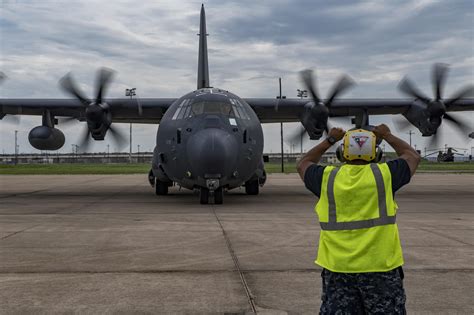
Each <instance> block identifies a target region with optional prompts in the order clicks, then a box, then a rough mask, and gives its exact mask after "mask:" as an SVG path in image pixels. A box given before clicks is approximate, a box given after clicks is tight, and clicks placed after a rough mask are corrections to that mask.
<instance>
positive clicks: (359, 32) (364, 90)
mask: <svg viewBox="0 0 474 315" xmlns="http://www.w3.org/2000/svg"><path fill="white" fill-rule="evenodd" d="M204 5H205V7H206V15H207V28H208V33H209V34H210V36H209V37H208V45H209V64H210V77H211V84H212V85H213V86H215V87H220V88H224V89H227V90H230V91H232V92H234V93H236V94H238V95H239V96H241V97H271V98H273V97H275V95H276V94H277V93H278V77H282V80H283V94H284V95H287V97H296V89H298V88H302V84H301V82H300V81H299V78H298V72H299V71H300V70H302V69H305V68H313V69H316V71H317V75H318V84H319V89H320V92H321V94H322V95H325V94H326V93H327V91H328V90H329V88H330V87H331V85H332V83H333V82H334V81H335V80H336V78H337V77H338V76H339V75H340V74H342V73H347V74H349V75H350V76H351V77H352V78H353V79H354V80H355V81H356V82H357V83H358V85H357V86H356V88H354V89H353V90H351V91H350V92H349V93H347V94H346V95H344V97H360V98H376V97H377V98H381V97H387V98H397V97H403V96H402V95H401V94H400V93H399V92H398V91H397V88H396V86H397V84H398V82H399V81H400V79H401V78H402V77H403V76H404V75H409V77H410V78H411V79H413V80H414V81H415V82H416V83H417V85H418V87H419V88H420V89H421V90H423V91H424V92H425V93H426V94H428V95H430V96H431V95H432V89H431V84H430V70H431V66H432V64H433V63H435V62H445V63H448V64H450V65H451V70H450V73H449V78H448V80H447V86H446V88H445V95H446V97H448V96H449V95H450V94H452V93H453V92H455V91H456V90H457V89H459V88H461V87H462V86H464V85H466V84H468V83H469V84H472V83H473V82H474V22H473V21H474V2H473V1H471V0H467V1H456V0H453V1H433V0H415V1H375V0H374V1H361V2H355V1H337V0H335V1H315V0H308V1H295V0H288V1H284V0H272V1H247V0H243V1H224V0H219V1H217V0H216V1H204ZM200 6H201V1H122V0H119V1H86V0H84V1H79V0H72V1H71V0H42V1H33V0H29V1H27V0H16V1H15V0H0V69H1V71H3V72H4V73H5V74H6V75H7V76H8V80H6V81H4V82H3V84H2V85H1V87H0V89H1V91H0V97H5V98H43V97H44V98H56V97H57V98H61V97H66V95H64V93H63V92H61V91H60V90H59V88H58V85H57V82H58V80H59V79H60V78H61V77H62V76H63V75H64V74H65V73H67V72H69V71H72V72H73V73H74V76H75V78H76V80H77V81H78V82H80V85H81V88H82V89H83V91H84V92H85V93H86V94H88V95H90V96H91V95H92V93H93V82H94V76H95V70H96V69H97V68H99V67H102V66H106V67H110V68H112V69H115V70H116V71H117V75H116V77H115V80H114V82H113V84H112V85H111V87H110V89H109V91H108V94H107V96H108V97H123V96H124V90H125V89H126V88H127V87H136V88H137V92H138V94H139V96H140V97H179V96H181V95H183V94H185V93H187V92H189V91H191V90H193V89H194V88H195V85H196V72H197V50H198V38H197V36H196V34H197V33H198V28H199V11H200ZM458 116H459V114H458ZM461 116H462V117H464V119H465V121H470V122H471V124H473V121H474V119H473V118H474V115H473V114H472V113H468V114H466V113H464V114H461ZM391 121H392V118H391V116H380V117H374V118H373V119H372V123H379V122H385V123H391ZM40 123H41V118H40V117H26V116H24V117H23V118H22V119H21V123H20V124H19V125H13V124H12V122H11V121H10V122H9V121H8V120H7V121H5V120H4V121H2V122H0V133H1V143H0V150H1V151H3V152H13V150H14V149H13V148H14V145H13V135H14V130H15V129H17V130H19V144H20V151H21V152H33V151H34V149H33V148H32V147H31V146H30V145H29V143H28V140H27V138H28V132H29V130H30V129H31V128H32V127H34V126H36V125H39V124H40ZM116 126H118V124H117V125H116ZM296 126H297V124H285V132H286V133H287V134H288V133H291V131H292V130H293V129H295V128H296ZM81 127H83V126H81V125H80V124H79V123H78V124H77V125H73V126H68V127H64V128H61V126H60V128H61V129H63V131H64V132H65V134H66V144H65V146H64V147H63V148H62V149H61V152H69V151H70V150H71V144H73V143H78V134H79V133H78V129H79V128H81ZM346 127H349V126H346ZM119 128H121V129H123V130H124V131H126V132H128V125H122V126H119ZM473 129H474V126H473ZM156 130H157V126H154V125H134V134H133V142H134V148H133V150H134V151H136V150H137V145H138V144H140V147H141V149H140V150H141V151H143V150H152V148H153V147H154V142H155V134H156ZM413 130H414V131H415V135H414V136H413V142H414V143H415V144H417V147H418V148H423V147H424V145H425V143H424V142H425V141H424V139H422V138H421V136H420V133H419V132H418V130H416V129H413ZM394 131H396V130H394ZM443 131H444V132H443V135H444V136H443V138H442V140H441V141H440V142H441V143H442V144H444V143H448V144H450V145H453V146H457V147H466V148H468V149H469V151H470V150H471V149H470V148H471V147H472V146H473V145H474V144H473V142H472V141H469V140H468V139H467V138H462V137H460V136H459V135H458V134H457V133H454V132H453V130H452V129H450V128H449V126H443ZM264 133H265V152H278V151H279V124H277V125H265V126H264ZM398 134H399V135H400V136H401V137H402V138H404V139H408V134H407V133H405V132H404V133H401V132H400V133H398ZM108 143H109V142H107V140H106V141H103V142H96V143H95V144H94V146H92V148H91V149H92V150H94V151H105V148H106V146H107V144H108ZM315 143H316V142H309V141H308V142H306V144H305V149H307V148H310V147H311V146H312V145H314V144H315ZM112 147H113V145H112V143H111V148H112ZM111 150H112V149H111ZM123 150H124V151H128V147H126V148H124V149H123ZM285 150H291V147H290V146H289V145H288V144H285Z"/></svg>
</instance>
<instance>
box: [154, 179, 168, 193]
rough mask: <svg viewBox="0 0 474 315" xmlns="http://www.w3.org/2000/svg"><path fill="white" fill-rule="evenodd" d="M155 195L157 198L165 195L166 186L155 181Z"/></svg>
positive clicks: (166, 191)
mask: <svg viewBox="0 0 474 315" xmlns="http://www.w3.org/2000/svg"><path fill="white" fill-rule="evenodd" d="M155 193H156V195H158V196H163V195H167V194H168V184H167V183H165V182H162V181H160V180H158V179H157V180H156V183H155Z"/></svg>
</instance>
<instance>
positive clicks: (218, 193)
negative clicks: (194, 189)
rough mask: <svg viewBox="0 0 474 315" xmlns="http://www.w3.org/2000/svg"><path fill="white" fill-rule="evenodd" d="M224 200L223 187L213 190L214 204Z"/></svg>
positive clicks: (219, 203)
mask: <svg viewBox="0 0 474 315" xmlns="http://www.w3.org/2000/svg"><path fill="white" fill-rule="evenodd" d="M223 202H224V189H222V187H219V188H217V189H216V190H214V203H215V204H216V205H221V204H222V203H223Z"/></svg>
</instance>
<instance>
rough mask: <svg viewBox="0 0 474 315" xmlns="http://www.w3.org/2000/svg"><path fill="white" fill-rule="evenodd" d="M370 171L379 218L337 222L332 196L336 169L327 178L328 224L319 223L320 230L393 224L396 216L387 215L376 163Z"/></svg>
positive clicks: (364, 227)
mask: <svg viewBox="0 0 474 315" xmlns="http://www.w3.org/2000/svg"><path fill="white" fill-rule="evenodd" d="M370 169H371V170H372V173H373V174H374V177H375V184H376V186H377V194H378V204H379V217H378V218H376V219H368V220H360V221H350V222H337V216H336V200H335V196H334V182H335V180H336V175H337V172H338V171H339V167H336V168H335V169H333V170H332V171H331V173H330V174H329V178H328V186H327V196H328V205H329V216H328V219H329V220H328V222H320V225H321V229H323V230H327V231H340V230H358V229H367V228H371V227H374V226H380V225H387V224H395V221H396V216H388V215H387V200H386V199H385V198H386V195H385V185H384V182H383V176H382V173H381V172H380V169H379V167H378V166H377V164H376V163H371V164H370Z"/></svg>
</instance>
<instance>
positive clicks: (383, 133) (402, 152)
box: [372, 124, 421, 176]
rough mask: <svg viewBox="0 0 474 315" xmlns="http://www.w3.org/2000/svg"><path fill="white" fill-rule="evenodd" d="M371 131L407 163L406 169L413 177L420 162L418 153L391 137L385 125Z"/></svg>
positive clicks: (398, 139) (400, 140) (401, 141)
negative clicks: (407, 168) (408, 168)
mask: <svg viewBox="0 0 474 315" xmlns="http://www.w3.org/2000/svg"><path fill="white" fill-rule="evenodd" d="M372 131H373V132H374V133H375V135H376V136H377V138H381V139H383V140H385V141H387V143H388V144H390V146H391V147H392V148H394V149H395V152H396V153H397V155H398V157H400V158H401V159H404V160H405V161H406V162H407V164H408V167H410V173H411V175H412V176H413V175H414V174H415V172H416V169H417V167H418V164H419V163H420V160H421V157H420V155H419V154H418V152H416V150H415V149H413V148H412V147H411V146H410V145H409V144H408V143H406V142H405V141H403V140H402V139H400V138H398V137H396V136H395V135H393V134H392V133H391V132H390V129H389V128H388V127H387V125H385V124H381V125H379V126H376V127H375V128H374V130H372Z"/></svg>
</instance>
